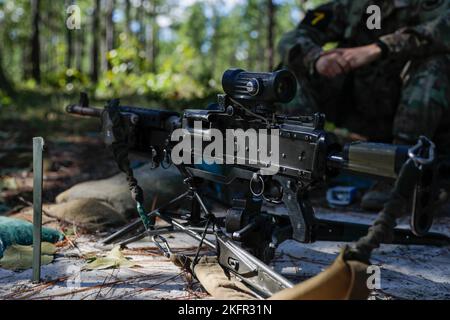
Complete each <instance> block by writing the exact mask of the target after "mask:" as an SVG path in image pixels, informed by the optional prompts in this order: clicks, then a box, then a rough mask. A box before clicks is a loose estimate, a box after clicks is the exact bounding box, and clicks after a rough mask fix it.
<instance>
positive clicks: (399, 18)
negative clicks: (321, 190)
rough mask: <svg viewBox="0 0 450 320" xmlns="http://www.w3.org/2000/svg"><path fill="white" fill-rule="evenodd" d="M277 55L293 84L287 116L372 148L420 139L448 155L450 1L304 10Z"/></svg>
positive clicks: (369, 2) (387, 1) (383, 0)
mask: <svg viewBox="0 0 450 320" xmlns="http://www.w3.org/2000/svg"><path fill="white" fill-rule="evenodd" d="M374 5H376V6H377V7H374ZM377 8H379V9H380V10H379V12H380V14H381V16H380V18H381V20H380V21H379V24H380V25H379V27H380V28H377V27H378V26H377V23H373V22H374V21H373V19H374V16H373V14H374V13H376V12H377ZM375 22H376V20H375ZM329 42H337V49H333V50H329V51H325V50H324V49H323V46H324V45H325V44H326V43H329ZM279 52H280V54H281V57H282V61H283V65H284V67H287V68H288V69H290V70H291V71H293V72H294V73H295V74H296V76H297V79H298V81H299V88H300V90H299V95H298V97H297V99H296V100H295V101H294V102H293V103H291V104H290V105H288V106H286V107H287V108H288V109H289V110H287V112H288V113H297V114H298V113H310V112H313V111H321V112H324V113H325V114H326V115H327V118H328V119H329V120H330V121H332V122H333V123H335V124H336V125H337V126H340V127H346V128H348V129H350V130H351V131H353V132H356V133H358V134H361V135H364V136H366V137H368V138H369V139H370V140H372V141H382V142H394V143H399V144H414V143H415V142H416V141H417V138H418V137H419V136H420V135H426V136H427V137H429V138H431V139H432V140H433V141H434V142H435V143H436V145H437V148H438V152H439V153H440V154H450V111H449V108H450V106H449V103H450V79H449V75H450V1H448V0H378V1H377V0H359V1H351V0H336V1H333V2H330V3H327V4H325V5H322V6H319V7H318V8H316V9H314V10H310V11H308V12H307V13H306V16H305V18H304V19H303V21H302V22H301V23H300V24H299V26H298V27H297V28H296V29H295V30H293V31H291V32H289V33H287V34H285V35H284V36H283V38H282V40H281V42H280V44H279ZM379 203H380V202H379Z"/></svg>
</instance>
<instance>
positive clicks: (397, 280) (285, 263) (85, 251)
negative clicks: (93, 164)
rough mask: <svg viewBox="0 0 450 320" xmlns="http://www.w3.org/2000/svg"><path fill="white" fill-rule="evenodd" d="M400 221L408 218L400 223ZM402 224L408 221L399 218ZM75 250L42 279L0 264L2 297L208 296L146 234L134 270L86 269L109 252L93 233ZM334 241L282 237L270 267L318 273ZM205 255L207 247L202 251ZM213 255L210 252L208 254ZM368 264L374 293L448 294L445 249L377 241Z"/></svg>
mask: <svg viewBox="0 0 450 320" xmlns="http://www.w3.org/2000/svg"><path fill="white" fill-rule="evenodd" d="M318 215H319V217H326V218H328V219H339V220H346V221H354V222H362V223H368V222H370V220H371V219H373V215H370V214H362V213H345V214H337V213H330V212H326V211H325V212H322V213H320V212H319V213H318ZM405 222H406V221H405ZM401 227H406V223H402V224H401ZM434 231H439V232H442V233H445V234H447V235H450V218H448V217H445V218H444V217H441V218H438V219H437V221H436V227H435V228H434ZM166 238H167V239H168V241H169V243H170V245H171V247H172V250H173V251H176V252H183V253H187V254H194V252H195V249H196V245H197V243H196V242H195V241H194V240H192V239H191V238H189V237H188V236H186V235H182V234H178V233H177V234H173V235H171V236H167V237H166ZM72 239H73V240H72V241H73V242H74V243H75V244H76V246H77V248H74V247H72V246H70V245H67V246H65V247H63V248H60V249H59V251H58V255H57V257H56V259H55V261H54V262H53V263H52V264H50V265H46V266H43V268H42V271H43V274H42V277H43V283H41V284H32V283H31V282H30V280H29V279H30V278H31V270H26V271H23V272H13V271H8V270H4V269H0V298H1V299H97V300H108V299H211V297H210V296H208V294H207V293H206V292H204V290H203V289H202V287H201V286H200V285H199V283H197V282H196V281H192V280H191V279H190V277H187V276H186V274H185V273H184V272H182V271H181V270H180V269H179V268H178V267H176V266H175V265H174V264H172V262H170V261H169V260H168V259H167V258H165V257H163V256H162V255H161V253H160V252H159V251H158V250H157V248H156V247H155V246H154V244H153V243H152V242H151V241H150V239H143V240H142V241H140V242H137V243H134V244H131V245H129V247H128V248H127V249H125V250H124V251H123V252H124V254H125V256H126V257H128V258H130V259H131V261H133V262H134V263H136V265H137V266H135V267H132V268H120V269H109V270H84V269H83V268H84V266H85V265H86V260H85V259H83V258H82V257H83V256H86V255H89V254H92V253H95V254H101V253H105V252H107V251H108V250H109V249H111V247H105V248H102V247H100V246H99V245H98V240H99V239H100V238H99V237H98V236H88V235H82V236H79V237H78V238H76V239H75V238H72ZM343 245H345V244H344V243H339V242H316V243H313V244H299V243H297V242H295V241H286V242H284V243H283V244H282V245H281V246H280V247H279V248H278V250H277V252H276V257H275V259H274V260H273V261H272V263H271V266H272V267H273V268H274V269H275V270H276V271H277V272H280V273H281V274H283V275H284V276H285V277H287V278H288V279H290V280H291V281H292V282H294V283H297V282H300V281H303V280H305V279H308V278H309V277H312V276H314V275H316V274H317V273H319V272H321V271H322V270H324V268H326V267H327V266H328V265H330V264H331V263H332V261H333V260H334V259H335V258H336V256H337V255H338V253H339V250H340V248H341V247H342V246H343ZM205 254H206V252H205ZM211 254H212V253H211ZM372 263H373V264H375V265H378V266H380V267H381V290H376V291H374V292H373V296H372V298H375V299H450V268H448V266H449V264H450V249H449V248H448V247H428V246H416V245H414V246H404V245H383V246H382V247H381V248H380V249H379V250H376V252H375V254H374V255H373V258H372Z"/></svg>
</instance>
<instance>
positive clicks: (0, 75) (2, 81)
mask: <svg viewBox="0 0 450 320" xmlns="http://www.w3.org/2000/svg"><path fill="white" fill-rule="evenodd" d="M1 50H2V49H1V48H0V90H3V91H4V92H5V93H6V94H7V95H9V96H12V95H14V89H13V86H12V84H11V82H10V81H9V79H8V77H7V76H6V73H5V71H4V70H3V56H2V54H3V52H2V51H1Z"/></svg>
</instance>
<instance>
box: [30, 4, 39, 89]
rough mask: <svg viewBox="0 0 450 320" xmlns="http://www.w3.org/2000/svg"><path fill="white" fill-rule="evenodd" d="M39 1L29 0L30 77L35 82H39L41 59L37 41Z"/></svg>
mask: <svg viewBox="0 0 450 320" xmlns="http://www.w3.org/2000/svg"><path fill="white" fill-rule="evenodd" d="M40 4H41V1H40V0H31V19H32V24H31V25H32V30H31V59H30V61H31V75H32V77H33V79H34V80H35V81H36V82H37V83H40V82H41V65H40V61H41V57H40V51H41V50H40V41H39V23H40V20H41V18H40Z"/></svg>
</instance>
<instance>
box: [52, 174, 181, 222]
mask: <svg viewBox="0 0 450 320" xmlns="http://www.w3.org/2000/svg"><path fill="white" fill-rule="evenodd" d="M134 175H135V177H136V178H137V180H138V181H139V185H140V186H141V187H142V189H143V190H144V197H145V203H144V206H145V209H146V210H150V209H151V206H152V203H153V200H154V198H155V197H156V196H157V197H158V204H163V203H165V202H167V201H169V200H171V199H172V198H174V197H175V196H177V195H179V194H181V193H182V192H183V191H184V190H185V185H184V184H183V179H182V177H181V175H180V174H179V172H178V171H177V170H176V169H175V168H174V167H171V168H169V169H167V170H165V169H162V168H158V169H154V170H151V169H150V165H144V166H142V167H139V168H137V169H135V170H134ZM85 198H91V199H97V200H100V201H103V202H105V203H107V204H109V205H110V206H111V207H113V208H114V209H115V210H116V211H117V212H118V213H120V214H122V215H124V216H125V217H128V216H129V215H134V214H135V213H136V209H135V208H136V203H135V202H134V201H133V199H132V198H131V195H130V191H129V189H128V183H127V181H126V176H125V174H123V173H119V174H117V175H115V176H113V177H111V178H108V179H102V180H96V181H87V182H82V183H79V184H77V185H75V186H73V187H71V188H70V189H68V190H66V191H64V192H62V193H61V194H59V195H58V196H57V197H56V202H57V203H63V202H68V201H72V200H76V199H85Z"/></svg>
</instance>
